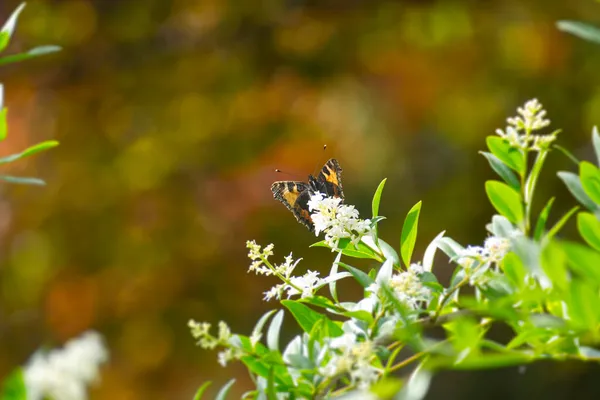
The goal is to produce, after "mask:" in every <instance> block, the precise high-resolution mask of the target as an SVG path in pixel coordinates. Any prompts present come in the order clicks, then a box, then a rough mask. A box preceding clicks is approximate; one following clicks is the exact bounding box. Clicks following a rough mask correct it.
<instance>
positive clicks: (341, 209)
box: [308, 192, 371, 249]
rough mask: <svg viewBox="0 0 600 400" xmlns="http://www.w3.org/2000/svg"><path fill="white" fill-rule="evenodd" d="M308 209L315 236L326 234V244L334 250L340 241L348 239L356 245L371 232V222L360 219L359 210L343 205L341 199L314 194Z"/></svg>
mask: <svg viewBox="0 0 600 400" xmlns="http://www.w3.org/2000/svg"><path fill="white" fill-rule="evenodd" d="M308 209H309V211H311V213H312V214H311V218H312V221H313V223H314V225H315V234H316V235H317V236H319V233H321V232H324V233H325V242H326V243H327V245H328V246H329V247H331V248H332V249H336V248H337V247H338V243H339V241H340V239H345V238H348V239H350V240H351V241H352V243H354V244H355V245H356V244H357V243H358V242H359V241H360V239H361V238H362V237H363V236H364V235H366V234H368V233H370V232H371V221H370V220H368V219H360V218H359V215H358V210H357V209H356V208H354V206H352V205H346V204H342V199H341V198H339V197H326V196H325V195H323V194H322V193H318V192H317V193H314V194H313V195H312V196H311V198H310V200H309V201H308Z"/></svg>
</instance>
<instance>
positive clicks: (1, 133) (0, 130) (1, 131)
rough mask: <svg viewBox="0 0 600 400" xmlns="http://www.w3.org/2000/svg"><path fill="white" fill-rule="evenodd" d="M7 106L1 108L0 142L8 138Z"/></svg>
mask: <svg viewBox="0 0 600 400" xmlns="http://www.w3.org/2000/svg"><path fill="white" fill-rule="evenodd" d="M7 110H8V109H7V108H3V109H2V110H0V142H1V141H3V140H4V139H6V136H7V135H8V125H7V123H6V112H7Z"/></svg>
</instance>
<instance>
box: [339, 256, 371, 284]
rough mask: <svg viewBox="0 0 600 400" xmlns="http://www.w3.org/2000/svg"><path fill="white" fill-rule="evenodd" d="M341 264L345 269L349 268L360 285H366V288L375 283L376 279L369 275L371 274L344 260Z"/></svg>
mask: <svg viewBox="0 0 600 400" xmlns="http://www.w3.org/2000/svg"><path fill="white" fill-rule="evenodd" d="M339 265H341V266H342V267H343V268H344V269H346V270H348V272H350V273H351V274H352V276H353V277H354V279H355V280H356V281H357V282H358V283H360V285H361V286H362V287H364V288H365V289H366V288H368V287H369V286H371V285H372V284H373V283H375V281H374V280H373V279H371V277H369V275H367V274H365V273H364V272H363V271H361V270H360V269H357V268H354V267H353V266H351V265H348V264H344V263H343V262H340V263H339Z"/></svg>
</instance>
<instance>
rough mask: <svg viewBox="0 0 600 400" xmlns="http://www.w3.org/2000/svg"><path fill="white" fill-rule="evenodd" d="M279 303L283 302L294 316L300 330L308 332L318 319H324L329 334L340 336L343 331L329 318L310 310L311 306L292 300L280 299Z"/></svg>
mask: <svg viewBox="0 0 600 400" xmlns="http://www.w3.org/2000/svg"><path fill="white" fill-rule="evenodd" d="M281 304H283V305H284V306H285V307H286V308H287V309H288V310H289V311H290V312H291V313H292V315H293V316H294V318H295V319H296V321H297V322H298V325H300V327H301V328H302V330H303V331H304V332H306V333H310V332H311V331H312V329H313V327H314V325H315V324H316V323H317V322H318V321H320V320H323V321H325V324H326V326H327V329H329V332H330V334H331V336H340V335H342V334H343V333H344V331H342V328H340V327H339V326H338V325H336V324H335V323H334V322H333V321H331V320H330V319H329V318H327V317H325V316H324V315H321V314H319V313H318V312H316V311H314V310H312V309H311V308H309V307H307V306H305V305H304V304H302V303H298V302H296V301H293V300H282V301H281Z"/></svg>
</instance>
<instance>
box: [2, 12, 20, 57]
mask: <svg viewBox="0 0 600 400" xmlns="http://www.w3.org/2000/svg"><path fill="white" fill-rule="evenodd" d="M23 8H25V3H21V5H19V7H17V9H16V10H15V11H13V13H12V14H11V15H10V17H8V19H7V20H6V22H5V23H4V26H2V30H0V51H2V50H4V49H5V48H6V46H8V43H9V41H10V38H11V36H12V34H13V32H14V31H15V27H16V26H17V20H18V19H19V14H21V11H23Z"/></svg>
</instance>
